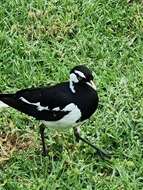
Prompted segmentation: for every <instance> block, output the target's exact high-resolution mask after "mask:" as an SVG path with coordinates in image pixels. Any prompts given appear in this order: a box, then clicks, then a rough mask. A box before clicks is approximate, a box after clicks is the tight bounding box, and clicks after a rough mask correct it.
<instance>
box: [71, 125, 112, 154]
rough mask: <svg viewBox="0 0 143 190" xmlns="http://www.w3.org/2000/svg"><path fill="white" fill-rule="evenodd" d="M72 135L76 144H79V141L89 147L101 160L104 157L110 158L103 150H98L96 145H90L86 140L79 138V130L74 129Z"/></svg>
mask: <svg viewBox="0 0 143 190" xmlns="http://www.w3.org/2000/svg"><path fill="white" fill-rule="evenodd" d="M74 135H75V138H76V141H77V142H79V140H81V141H83V142H84V143H86V144H88V145H89V146H91V147H92V148H94V149H96V151H97V153H98V154H99V155H100V156H101V158H105V157H108V158H110V156H111V155H110V154H109V153H107V152H105V151H104V150H103V149H100V148H98V147H97V146H96V145H93V144H91V143H90V142H89V141H88V140H87V139H83V138H82V137H81V136H80V131H79V128H74Z"/></svg>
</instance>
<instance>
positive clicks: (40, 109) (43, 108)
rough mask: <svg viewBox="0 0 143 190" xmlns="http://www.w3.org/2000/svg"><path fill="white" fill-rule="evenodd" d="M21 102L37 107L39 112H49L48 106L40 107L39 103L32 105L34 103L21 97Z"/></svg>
mask: <svg viewBox="0 0 143 190" xmlns="http://www.w3.org/2000/svg"><path fill="white" fill-rule="evenodd" d="M19 99H20V100H22V101H23V102H25V103H26V104H30V105H34V106H37V110H39V111H42V110H49V108H48V106H45V107H44V106H41V105H40V102H37V103H32V102H29V101H28V100H26V99H25V98H23V97H20V98H19Z"/></svg>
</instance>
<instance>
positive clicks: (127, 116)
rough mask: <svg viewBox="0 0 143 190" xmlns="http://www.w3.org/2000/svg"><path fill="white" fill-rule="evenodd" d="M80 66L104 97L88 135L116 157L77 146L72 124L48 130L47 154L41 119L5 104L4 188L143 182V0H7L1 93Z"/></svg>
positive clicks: (115, 186)
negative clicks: (91, 74) (89, 72)
mask: <svg viewBox="0 0 143 190" xmlns="http://www.w3.org/2000/svg"><path fill="white" fill-rule="evenodd" d="M78 64H86V65H87V66H88V67H89V68H91V69H92V70H93V71H94V76H95V81H96V84H97V86H98V93H99V96H100V105H99V108H98V110H97V112H96V113H95V115H94V116H93V117H92V118H91V120H90V121H89V122H88V123H86V124H85V125H84V126H83V127H82V130H81V131H82V135H83V136H88V138H89V139H90V141H91V142H92V143H96V144H97V145H98V146H101V147H102V148H104V149H106V150H109V151H111V152H112V154H113V156H112V158H111V160H109V161H106V160H102V159H101V158H100V157H98V156H97V154H96V152H94V150H93V149H92V148H90V147H89V146H88V145H85V144H83V143H82V142H81V143H79V144H76V143H75V141H74V137H73V133H72V131H71V130H70V131H66V132H59V135H55V132H51V131H48V130H47V135H49V136H50V138H47V144H48V143H49V144H50V145H51V148H50V153H49V156H48V157H46V158H44V157H42V156H41V155H40V152H39V149H40V139H39V134H38V125H39V123H38V122H36V121H35V120H34V119H32V118H29V117H27V116H25V115H24V114H21V113H18V112H16V111H15V110H12V109H9V110H2V111H0V143H1V144H0V151H1V152H0V156H1V157H0V161H1V162H0V190H12V189H14V190H57V189H59V190H94V189H97V190H139V189H142V188H143V158H142V154H143V90H142V87H143V4H142V1H141V0H132V1H131V2H130V3H127V1H126V0H83V1H82V0H67V1H66V0H50V1H44V0H35V1H30V0H27V1H26V0H23V1H22V0H20V1H15V0H7V1H4V0H1V6H0V91H2V92H15V91H16V90H18V89H21V88H26V87H32V86H38V85H46V84H47V83H57V82H60V81H64V80H67V78H68V74H69V70H70V69H71V68H72V67H73V66H75V65H78ZM7 135H8V136H7ZM4 138H5V140H4ZM3 151H5V152H4V153H3Z"/></svg>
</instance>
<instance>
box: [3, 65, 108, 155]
mask: <svg viewBox="0 0 143 190" xmlns="http://www.w3.org/2000/svg"><path fill="white" fill-rule="evenodd" d="M2 106H10V107H12V108H15V109H16V110H18V111H20V112H23V113H25V114H27V115H29V116H33V117H34V118H36V119H37V120H40V121H41V122H42V125H41V126H40V134H41V139H42V145H43V154H44V155H46V154H47V149H46V146H45V139H44V129H45V127H46V126H47V127H52V128H62V127H73V129H74V134H75V137H76V139H77V140H82V141H84V142H85V143H87V144H89V145H90V146H92V147H93V148H95V149H96V150H97V151H98V152H100V153H102V155H106V152H104V151H103V150H101V149H99V148H98V147H96V145H92V144H91V143H89V142H88V141H87V140H86V139H83V138H82V137H81V136H80V132H79V125H80V124H81V123H83V122H84V121H85V120H87V119H89V118H90V116H91V115H92V114H93V113H94V112H95V110H96V109H97V106H98V94H97V90H96V86H95V85H94V83H93V75H92V72H91V71H90V70H89V69H88V68H87V67H86V66H84V65H79V66H76V67H74V68H73V69H72V70H71V72H70V77H69V81H67V82H62V83H59V84H57V85H55V86H49V87H43V88H34V89H24V90H20V91H17V92H16V93H15V94H0V107H2Z"/></svg>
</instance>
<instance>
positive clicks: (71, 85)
mask: <svg viewBox="0 0 143 190" xmlns="http://www.w3.org/2000/svg"><path fill="white" fill-rule="evenodd" d="M78 82H79V80H78V79H77V76H76V74H74V73H71V74H70V89H71V91H72V92H73V93H75V89H74V83H78Z"/></svg>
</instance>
